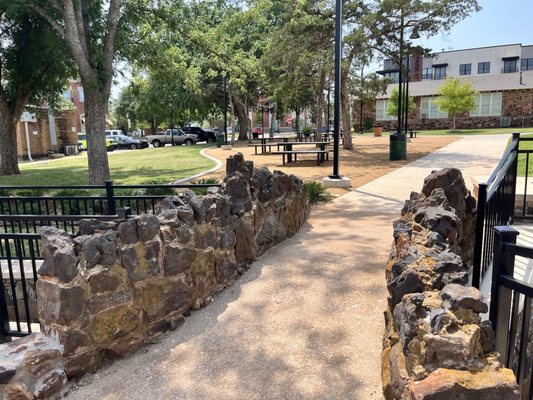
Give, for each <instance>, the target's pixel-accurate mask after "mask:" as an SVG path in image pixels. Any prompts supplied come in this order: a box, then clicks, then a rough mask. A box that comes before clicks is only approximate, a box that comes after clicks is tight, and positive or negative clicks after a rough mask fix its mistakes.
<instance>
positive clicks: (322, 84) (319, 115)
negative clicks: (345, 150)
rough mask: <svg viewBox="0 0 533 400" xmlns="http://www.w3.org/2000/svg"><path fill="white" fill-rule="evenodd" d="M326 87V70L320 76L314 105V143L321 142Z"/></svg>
mask: <svg viewBox="0 0 533 400" xmlns="http://www.w3.org/2000/svg"><path fill="white" fill-rule="evenodd" d="M325 87H326V70H325V69H323V70H322V73H321V74H320V84H319V85H318V101H317V104H316V134H315V141H317V142H318V141H321V140H322V126H323V125H322V117H323V113H324V88H325Z"/></svg>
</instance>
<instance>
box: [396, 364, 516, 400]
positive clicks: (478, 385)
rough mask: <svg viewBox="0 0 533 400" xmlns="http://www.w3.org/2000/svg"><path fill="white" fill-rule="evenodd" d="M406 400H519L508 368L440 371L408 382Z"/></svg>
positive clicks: (512, 376)
mask: <svg viewBox="0 0 533 400" xmlns="http://www.w3.org/2000/svg"><path fill="white" fill-rule="evenodd" d="M405 398H406V399H408V400H439V399H442V400H445V399H460V400H481V399H483V400H518V399H519V398H520V396H519V394H518V386H517V384H516V381H515V377H514V374H513V372H512V371H511V370H509V369H503V368H502V369H500V370H497V371H494V370H490V369H485V370H483V371H476V372H471V371H457V370H451V369H446V368H439V369H437V370H436V371H434V372H432V373H431V374H430V375H429V376H428V377H427V378H426V379H424V380H421V381H416V382H414V381H411V382H409V384H408V387H407V393H406V396H405Z"/></svg>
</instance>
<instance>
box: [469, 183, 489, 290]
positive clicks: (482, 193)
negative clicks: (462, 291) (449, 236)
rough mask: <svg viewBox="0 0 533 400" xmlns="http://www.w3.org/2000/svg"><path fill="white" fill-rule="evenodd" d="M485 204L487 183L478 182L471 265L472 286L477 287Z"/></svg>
mask: <svg viewBox="0 0 533 400" xmlns="http://www.w3.org/2000/svg"><path fill="white" fill-rule="evenodd" d="M486 205H487V184H486V183H480V184H479V185H478V191H477V209H476V236H475V238H474V265H473V266H472V286H474V287H475V288H477V289H479V284H480V281H481V259H482V257H481V256H482V251H483V232H484V225H485V208H486Z"/></svg>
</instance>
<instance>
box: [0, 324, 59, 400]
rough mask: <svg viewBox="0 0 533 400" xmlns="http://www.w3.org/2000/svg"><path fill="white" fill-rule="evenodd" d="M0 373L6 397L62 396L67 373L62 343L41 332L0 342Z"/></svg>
mask: <svg viewBox="0 0 533 400" xmlns="http://www.w3.org/2000/svg"><path fill="white" fill-rule="evenodd" d="M0 377H1V381H0V382H1V383H0V384H1V385H5V386H4V388H3V389H4V390H3V398H4V399H6V400H15V399H35V398H39V399H59V398H62V397H63V396H64V394H65V392H66V383H67V376H66V374H65V367H64V363H63V358H62V351H61V346H60V345H59V343H57V342H55V341H53V340H51V339H50V338H48V337H46V336H45V335H44V334H42V333H34V334H31V335H29V336H26V337H24V338H21V339H17V340H14V341H13V342H9V343H5V344H2V345H0ZM0 394H1V393H0Z"/></svg>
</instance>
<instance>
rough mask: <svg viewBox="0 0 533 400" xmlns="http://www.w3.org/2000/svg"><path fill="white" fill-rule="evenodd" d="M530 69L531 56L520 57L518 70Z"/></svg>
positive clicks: (531, 68) (532, 61) (531, 63)
mask: <svg viewBox="0 0 533 400" xmlns="http://www.w3.org/2000/svg"><path fill="white" fill-rule="evenodd" d="M524 66H525V68H524ZM531 70H533V57H530V58H522V59H521V60H520V71H531Z"/></svg>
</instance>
